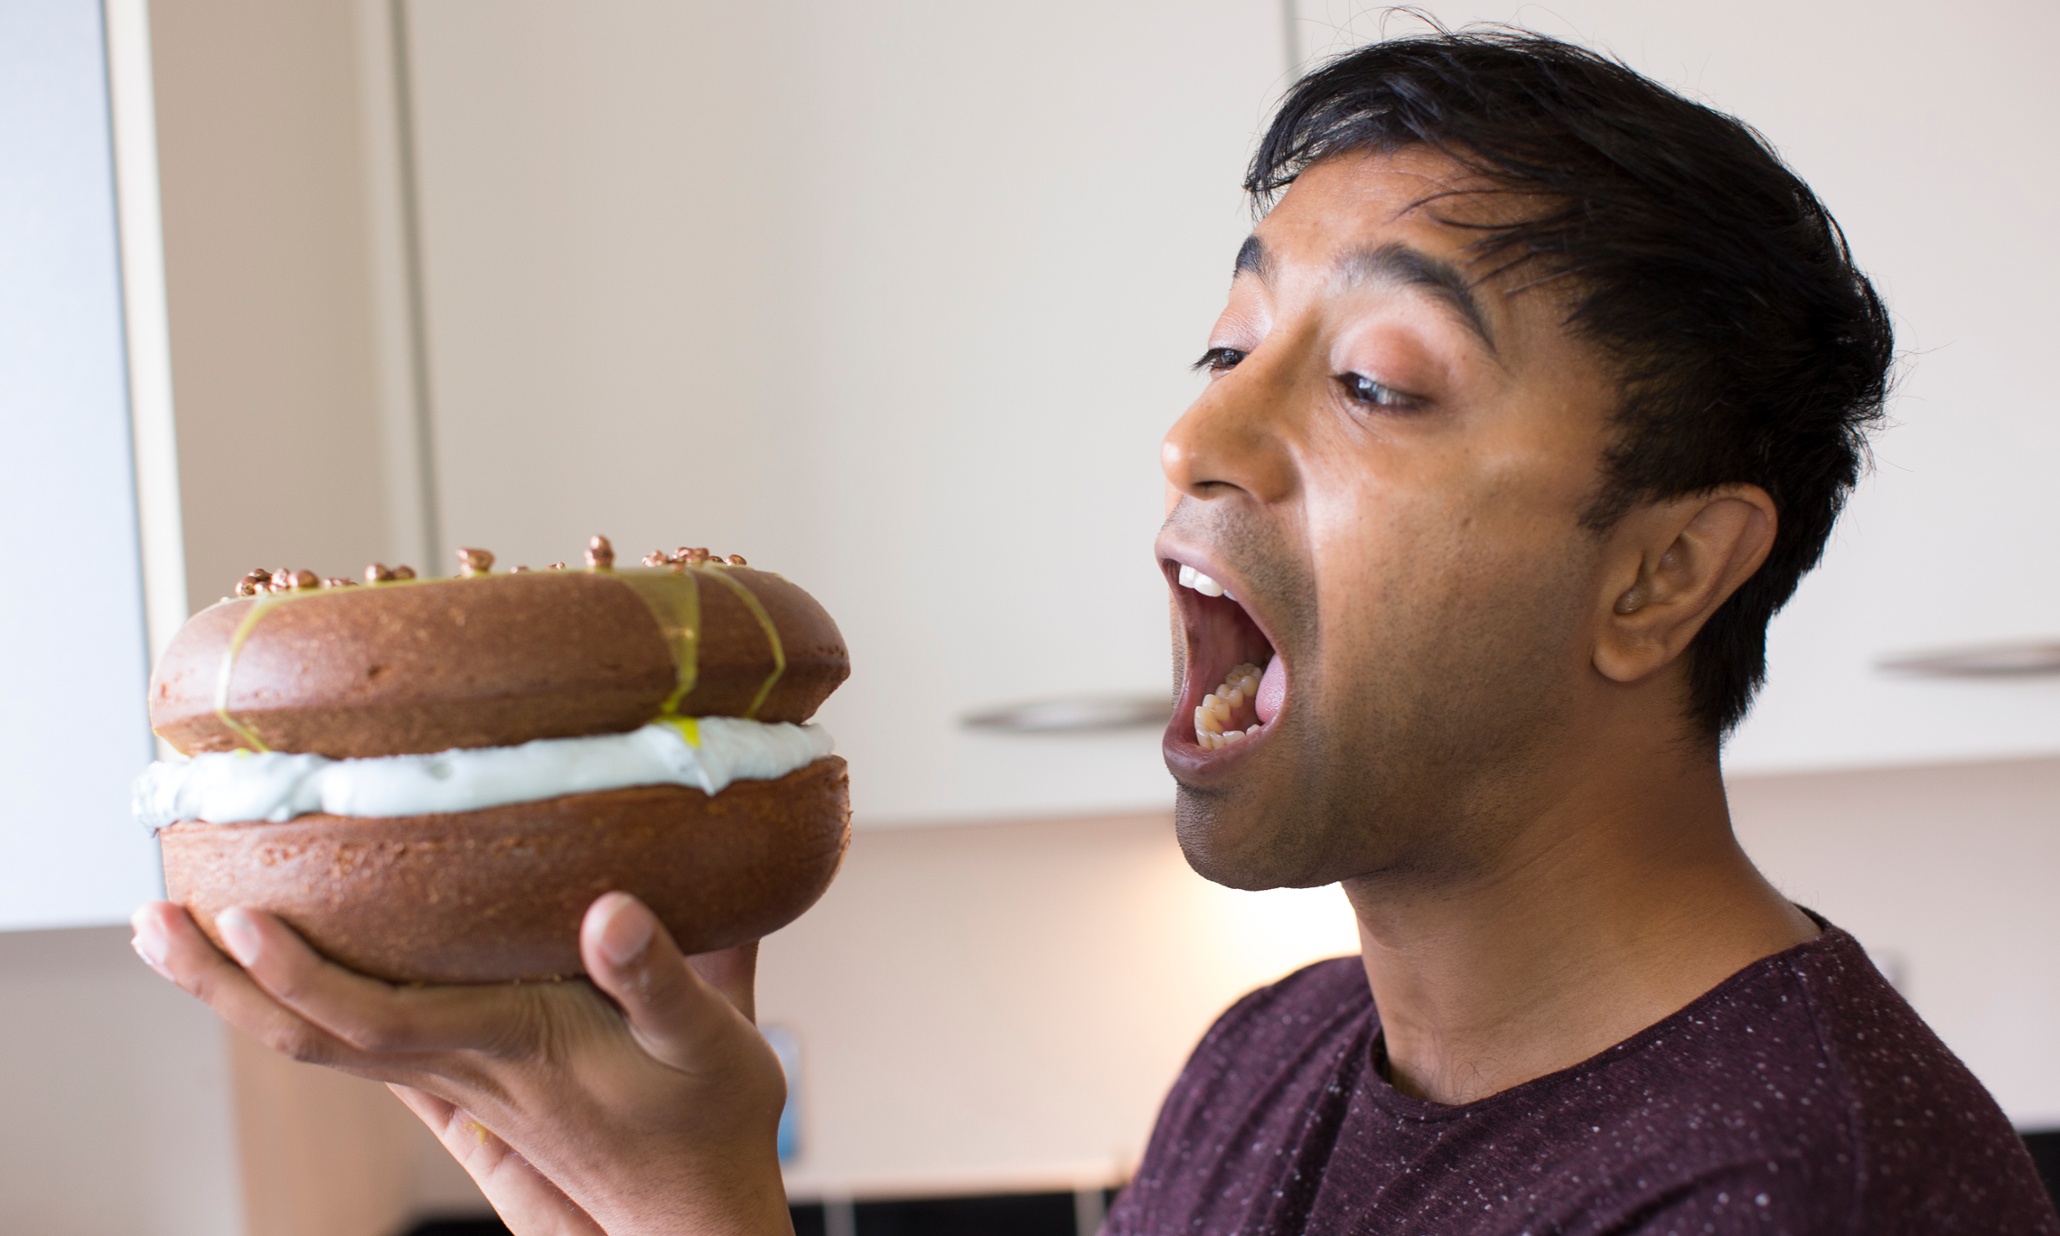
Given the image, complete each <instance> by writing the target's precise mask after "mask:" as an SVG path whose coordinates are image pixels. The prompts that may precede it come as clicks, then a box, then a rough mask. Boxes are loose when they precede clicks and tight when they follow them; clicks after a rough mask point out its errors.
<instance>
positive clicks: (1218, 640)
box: [1163, 553, 1287, 773]
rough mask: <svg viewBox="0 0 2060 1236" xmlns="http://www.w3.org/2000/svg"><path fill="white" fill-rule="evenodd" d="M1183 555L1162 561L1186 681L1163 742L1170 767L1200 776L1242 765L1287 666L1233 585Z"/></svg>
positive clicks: (1273, 705)
mask: <svg viewBox="0 0 2060 1236" xmlns="http://www.w3.org/2000/svg"><path fill="white" fill-rule="evenodd" d="M1186 557H1187V555H1186V554H1184V553H1183V554H1181V555H1180V557H1177V558H1175V557H1169V558H1167V559H1165V561H1164V564H1163V565H1164V568H1165V570H1166V572H1167V576H1168V583H1170V584H1172V585H1173V595H1174V599H1175V602H1176V604H1177V605H1178V606H1179V610H1180V619H1181V626H1182V628H1183V631H1184V633H1185V636H1186V642H1187V658H1186V680H1185V681H1184V682H1183V683H1182V684H1181V694H1180V701H1179V705H1178V706H1177V707H1176V708H1175V710H1174V715H1173V720H1172V723H1171V724H1169V725H1168V726H1167V729H1166V738H1165V743H1164V747H1165V751H1166V756H1167V759H1168V761H1169V763H1171V764H1172V765H1173V766H1174V767H1175V770H1176V772H1180V771H1187V772H1196V773H1199V772H1200V771H1201V770H1202V769H1203V768H1205V767H1206V768H1208V769H1210V770H1211V771H1213V770H1215V769H1217V768H1219V767H1227V766H1229V765H1230V764H1232V763H1235V762H1240V761H1241V760H1242V759H1243V758H1245V757H1246V756H1247V755H1248V754H1249V753H1250V752H1251V751H1252V750H1253V749H1254V748H1255V747H1256V746H1258V745H1260V744H1262V743H1263V740H1264V738H1265V736H1266V733H1267V731H1268V729H1269V728H1270V727H1271V726H1272V725H1273V723H1274V722H1275V720H1276V719H1277V718H1278V717H1279V715H1280V713H1281V710H1282V708H1283V707H1284V706H1285V703H1286V697H1287V666H1286V664H1285V662H1284V661H1283V660H1282V658H1281V657H1280V656H1278V655H1277V653H1276V651H1275V649H1274V645H1273V641H1272V640H1271V639H1270V638H1268V636H1267V634H1266V631H1265V628H1264V627H1263V626H1262V625H1261V623H1260V622H1259V620H1258V619H1257V618H1256V617H1255V616H1254V614H1253V611H1252V609H1250V608H1248V607H1247V604H1246V603H1245V602H1244V601H1241V600H1240V599H1239V598H1238V592H1239V588H1238V587H1237V586H1236V585H1235V582H1234V581H1232V580H1229V579H1227V578H1219V577H1220V576H1222V571H1221V568H1216V567H1212V566H1211V565H1209V564H1206V563H1200V564H1198V563H1197V562H1190V561H1182V560H1181V559H1182V558H1186ZM1212 572H1213V573H1212Z"/></svg>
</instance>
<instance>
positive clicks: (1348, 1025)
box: [1168, 956, 1374, 1106]
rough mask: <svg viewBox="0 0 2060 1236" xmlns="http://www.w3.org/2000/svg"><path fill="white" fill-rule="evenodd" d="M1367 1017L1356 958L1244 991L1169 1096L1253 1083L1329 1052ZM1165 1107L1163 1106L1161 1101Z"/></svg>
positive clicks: (1370, 1005)
mask: <svg viewBox="0 0 2060 1236" xmlns="http://www.w3.org/2000/svg"><path fill="white" fill-rule="evenodd" d="M1372 1020H1374V995H1372V989H1370V987H1368V985H1366V970H1364V968H1362V966H1360V958H1355V956H1353V958H1331V960H1327V962H1314V964H1310V966H1304V968H1300V970H1296V972H1294V974H1288V976H1285V979H1281V981H1277V983H1269V985H1267V987H1261V989H1257V991H1250V993H1246V995H1244V997H1242V999H1238V1003H1234V1005H1230V1007H1228V1009H1224V1016H1220V1018H1217V1020H1215V1024H1213V1026H1209V1032H1207V1034H1203V1036H1201V1042H1199V1044H1195V1055H1193V1057H1189V1061H1187V1067H1185V1069H1182V1071H1180V1079H1178V1082H1176V1084H1174V1092H1172V1098H1178V1096H1180V1094H1182V1090H1213V1088H1220V1086H1222V1084H1224V1082H1232V1084H1234V1082H1238V1079H1244V1082H1248V1084H1250V1082H1259V1084H1265V1082H1261V1077H1277V1075H1279V1073H1281V1071H1294V1069H1296V1067H1298V1065H1300V1063H1304V1061H1308V1059H1310V1057H1325V1059H1329V1057H1333V1055H1335V1049H1337V1046H1339V1044H1341V1042H1343V1040H1345V1038H1360V1036H1362V1030H1364V1028H1368V1026H1370V1024H1372ZM1168 1106H1170V1104H1168Z"/></svg>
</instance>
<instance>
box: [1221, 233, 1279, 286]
mask: <svg viewBox="0 0 2060 1236" xmlns="http://www.w3.org/2000/svg"><path fill="white" fill-rule="evenodd" d="M1239 275H1257V276H1259V278H1261V279H1269V278H1271V277H1272V275H1273V263H1272V261H1271V260H1270V259H1269V258H1268V256H1267V253H1266V246H1265V245H1263V244H1261V243H1260V241H1259V238H1258V237H1257V236H1247V237H1245V243H1243V244H1241V245H1239V246H1238V247H1237V267H1236V269H1234V270H1232V271H1231V278H1233V279H1235V278H1237V276H1239Z"/></svg>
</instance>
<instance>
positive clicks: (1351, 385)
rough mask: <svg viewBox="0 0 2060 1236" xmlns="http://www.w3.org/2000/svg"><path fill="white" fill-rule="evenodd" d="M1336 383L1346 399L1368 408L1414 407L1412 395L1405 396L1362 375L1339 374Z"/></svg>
mask: <svg viewBox="0 0 2060 1236" xmlns="http://www.w3.org/2000/svg"><path fill="white" fill-rule="evenodd" d="M1337 383H1338V385H1339V386H1341V387H1343V388H1344V389H1345V397H1346V398H1347V399H1350V400H1351V401H1352V402H1354V403H1359V404H1364V405H1366V406H1367V407H1369V408H1390V409H1405V408H1412V407H1415V406H1416V397H1415V396H1414V395H1405V394H1403V393H1402V392H1401V391H1398V390H1396V389H1395V388H1394V387H1392V386H1389V385H1388V384H1387V383H1385V382H1377V381H1375V380H1374V379H1372V378H1369V377H1367V376H1366V375H1365V374H1363V373H1341V374H1339V375H1338V376H1337Z"/></svg>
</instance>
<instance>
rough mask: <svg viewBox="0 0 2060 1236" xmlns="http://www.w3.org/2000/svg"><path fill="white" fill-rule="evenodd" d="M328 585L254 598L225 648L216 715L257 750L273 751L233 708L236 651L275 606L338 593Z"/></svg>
mask: <svg viewBox="0 0 2060 1236" xmlns="http://www.w3.org/2000/svg"><path fill="white" fill-rule="evenodd" d="M444 582H447V581H445V580H441V579H434V578H431V579H422V578H416V579H382V580H380V581H379V582H378V583H374V584H364V585H362V587H365V588H402V587H408V586H410V585H414V584H440V583H444ZM336 595H338V594H337V593H336V592H335V591H333V590H331V589H327V588H296V589H294V590H293V591H291V592H267V593H262V594H260V595H259V596H257V597H255V598H252V601H251V606H250V612H249V613H247V614H245V615H243V621H242V622H239V623H237V624H236V631H235V633H234V634H232V635H230V637H229V646H228V647H227V648H226V649H224V650H223V651H222V668H221V671H220V672H219V673H218V674H216V675H215V717H216V718H217V719H218V720H220V721H221V723H222V724H223V725H225V726H227V727H228V729H229V732H230V733H232V734H234V735H236V736H237V737H238V738H240V739H242V740H243V741H244V742H247V743H249V744H250V749H251V750H253V751H270V750H271V748H270V747H268V746H266V745H265V742H264V739H262V738H259V737H258V736H257V731H256V730H253V729H252V728H250V726H248V725H246V724H244V723H243V722H241V721H238V720H237V719H236V718H235V717H234V716H232V715H231V714H230V712H229V678H230V676H231V675H232V674H234V673H235V672H236V654H237V653H239V652H242V651H243V645H244V644H245V643H247V642H248V641H249V639H250V633H251V632H252V631H255V630H257V624H258V621H259V620H260V619H262V618H263V617H264V616H265V615H266V614H268V613H270V612H271V611H272V608H273V607H274V606H277V605H280V604H283V603H284V602H287V601H303V600H306V599H307V598H309V597H325V596H336Z"/></svg>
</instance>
